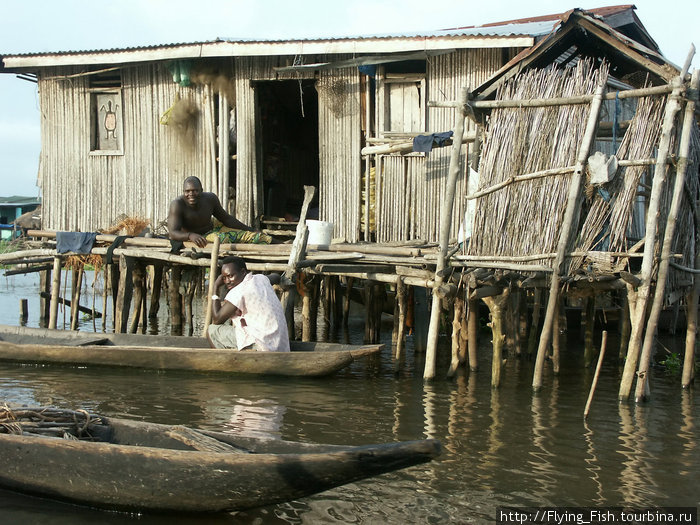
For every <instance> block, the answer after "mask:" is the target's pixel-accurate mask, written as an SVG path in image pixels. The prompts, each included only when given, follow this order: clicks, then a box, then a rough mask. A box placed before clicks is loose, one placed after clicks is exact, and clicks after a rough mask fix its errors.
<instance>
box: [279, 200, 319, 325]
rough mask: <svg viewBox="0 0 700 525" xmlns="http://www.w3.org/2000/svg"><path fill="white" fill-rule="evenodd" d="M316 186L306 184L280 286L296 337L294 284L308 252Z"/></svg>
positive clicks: (288, 318)
mask: <svg viewBox="0 0 700 525" xmlns="http://www.w3.org/2000/svg"><path fill="white" fill-rule="evenodd" d="M314 193H316V188H315V187H313V186H304V201H303V202H302V205H301V212H300V213H299V222H298V223H297V230H296V235H295V236H294V242H293V243H292V249H291V251H290V253H289V259H288V261H287V270H286V271H285V272H284V274H282V279H281V281H280V286H282V288H283V289H284V292H282V297H281V299H280V301H281V303H282V310H283V311H284V314H285V317H286V318H287V328H288V331H289V336H290V338H293V337H294V298H295V297H296V288H295V286H294V281H295V276H296V271H297V265H298V264H299V261H301V260H302V259H303V258H304V256H305V254H306V241H307V239H308V237H309V229H308V227H307V226H306V214H307V212H308V210H309V204H310V203H311V199H313V196H314Z"/></svg>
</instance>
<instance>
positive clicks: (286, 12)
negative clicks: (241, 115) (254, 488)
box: [0, 0, 700, 197]
mask: <svg viewBox="0 0 700 525" xmlns="http://www.w3.org/2000/svg"><path fill="white" fill-rule="evenodd" d="M621 4H623V2H620V1H619V0H618V1H617V2H616V1H614V0H611V1H608V2H598V3H585V4H584V3H579V2H569V1H559V0H558V1H541V0H529V1H527V2H523V1H522V0H488V1H475V0H451V1H449V2H440V3H437V2H435V3H433V2H426V1H425V0H350V1H346V0H245V1H241V0H197V1H196V2H195V1H192V0H187V1H183V0H121V1H117V0H103V1H99V0H3V1H2V11H1V13H2V15H1V16H2V19H3V28H2V31H0V55H7V54H19V53H35V52H47V51H69V50H90V49H110V48H124V47H132V46H144V45H157V44H171V43H182V42H200V41H208V40H214V39H216V38H218V37H221V38H234V39H235V38H263V39H267V38H270V39H291V38H319V37H340V36H357V35H373V34H384V33H397V32H415V31H423V30H437V29H444V28H450V27H460V26H469V25H479V24H486V23H490V22H499V21H504V20H512V19H517V18H525V17H531V16H538V15H546V14H552V13H560V12H563V11H567V10H569V9H572V8H575V7H581V8H583V9H591V8H595V7H602V6H608V5H621ZM634 5H635V6H636V7H637V11H636V12H637V16H638V17H639V19H640V20H641V21H642V23H643V24H644V26H645V27H646V28H647V31H648V32H649V34H650V35H651V36H652V38H653V39H654V40H655V41H656V42H657V44H658V45H659V47H660V48H661V52H662V53H663V54H664V55H665V56H666V57H667V58H668V59H669V60H670V61H671V62H673V63H675V64H677V65H678V66H682V65H683V63H684V62H685V60H686V57H687V56H688V52H689V50H690V48H691V44H695V45H696V46H698V47H700V38H698V37H699V36H700V34H699V33H700V31H698V25H697V21H698V20H700V2H699V1H698V0H674V1H666V2H664V1H661V0H638V1H637V2H635V3H634ZM698 53H700V50H699V51H698ZM699 63H700V58H698V56H695V58H694V60H693V66H694V67H695V66H697V64H699ZM691 71H692V67H691ZM39 125H40V124H39V107H38V97H37V92H36V84H34V83H32V82H28V81H25V80H21V79H18V78H16V76H15V75H11V74H4V75H0V196H3V197H6V196H11V195H22V196H28V197H36V196H39V195H40V190H39V188H38V187H37V185H36V175H37V170H38V164H39V151H40V148H41V145H40V136H39Z"/></svg>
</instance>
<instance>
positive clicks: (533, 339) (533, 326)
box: [527, 288, 542, 356]
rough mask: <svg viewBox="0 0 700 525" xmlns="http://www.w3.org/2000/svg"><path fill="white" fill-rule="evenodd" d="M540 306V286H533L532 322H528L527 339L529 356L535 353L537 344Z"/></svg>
mask: <svg viewBox="0 0 700 525" xmlns="http://www.w3.org/2000/svg"><path fill="white" fill-rule="evenodd" d="M541 308H542V288H535V292H534V299H533V303H532V322H531V323H530V333H529V334H528V340H527V355H528V356H531V355H533V354H534V353H535V347H536V346H537V335H538V333H539V328H540V309H541Z"/></svg>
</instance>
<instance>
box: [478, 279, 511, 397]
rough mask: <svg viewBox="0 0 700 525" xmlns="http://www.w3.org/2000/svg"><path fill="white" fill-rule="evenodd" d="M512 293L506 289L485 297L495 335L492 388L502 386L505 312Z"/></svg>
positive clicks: (492, 330) (492, 332)
mask: <svg viewBox="0 0 700 525" xmlns="http://www.w3.org/2000/svg"><path fill="white" fill-rule="evenodd" d="M509 293H510V291H509V289H508V288H505V289H504V290H503V292H501V293H500V294H499V295H496V296H490V297H484V302H485V303H486V306H488V307H489V311H490V312H491V322H490V323H489V324H490V325H491V334H492V335H493V360H492V361H491V387H492V388H498V386H499V385H500V384H501V372H502V369H503V343H504V342H505V339H506V335H505V333H504V331H503V328H504V322H503V321H504V319H503V318H504V310H505V307H506V304H507V303H508V295H509Z"/></svg>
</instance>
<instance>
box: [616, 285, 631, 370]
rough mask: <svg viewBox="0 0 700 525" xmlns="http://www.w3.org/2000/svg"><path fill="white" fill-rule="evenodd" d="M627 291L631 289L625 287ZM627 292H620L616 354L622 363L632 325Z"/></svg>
mask: <svg viewBox="0 0 700 525" xmlns="http://www.w3.org/2000/svg"><path fill="white" fill-rule="evenodd" d="M627 287H628V289H629V288H631V287H630V286H629V285H627ZM628 296H629V291H628V290H623V291H622V306H621V307H620V350H619V352H618V360H619V361H620V362H623V361H624V359H625V354H626V353H627V345H628V344H629V342H630V333H631V331H632V325H631V324H630V301H629V297H628Z"/></svg>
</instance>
